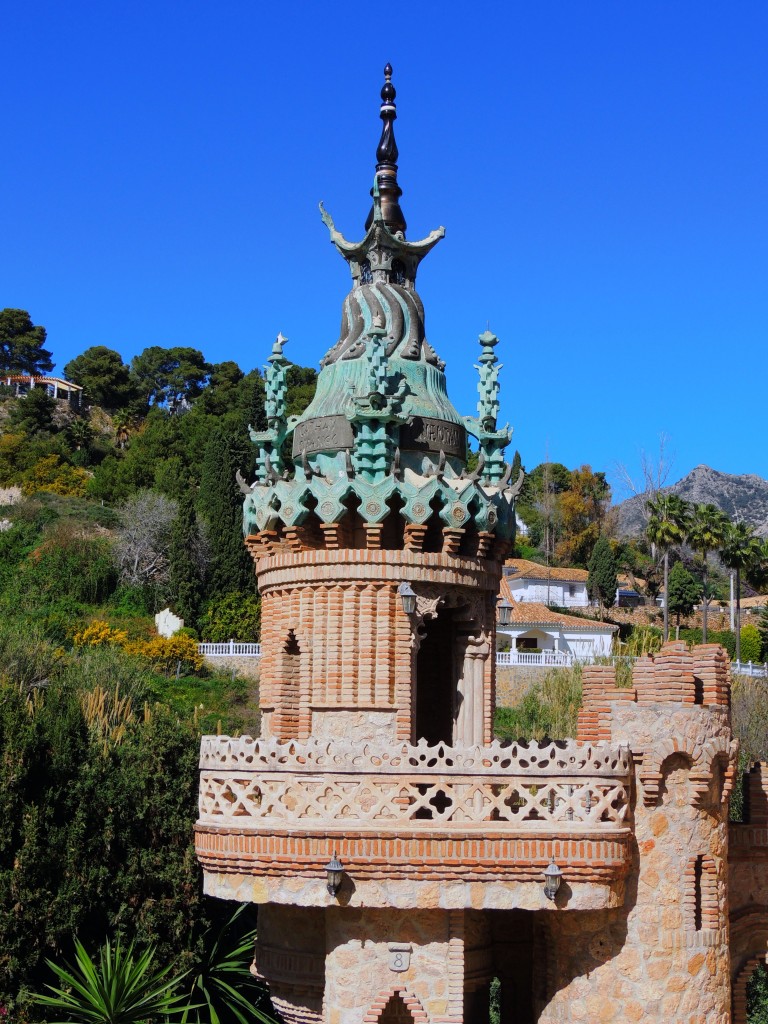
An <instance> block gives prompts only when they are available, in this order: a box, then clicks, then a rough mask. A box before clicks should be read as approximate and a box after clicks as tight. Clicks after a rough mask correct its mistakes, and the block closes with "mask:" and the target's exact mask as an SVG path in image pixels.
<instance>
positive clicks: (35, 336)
mask: <svg viewBox="0 0 768 1024" xmlns="http://www.w3.org/2000/svg"><path fill="white" fill-rule="evenodd" d="M45 340H46V331H45V328H44V327H39V326H38V327H35V325H34V324H33V323H32V318H31V317H30V315H29V313H27V311H26V310H25V309H3V310H0V374H2V375H7V374H17V373H21V374H32V375H38V376H39V375H40V374H44V373H49V372H50V371H51V370H52V369H53V359H52V356H51V353H50V352H49V351H48V350H47V349H45V348H43V346H44V345H45Z"/></svg>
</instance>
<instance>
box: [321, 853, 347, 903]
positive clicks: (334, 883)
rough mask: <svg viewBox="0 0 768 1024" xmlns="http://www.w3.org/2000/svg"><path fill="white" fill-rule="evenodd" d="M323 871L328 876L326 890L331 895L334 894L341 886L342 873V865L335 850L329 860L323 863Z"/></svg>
mask: <svg viewBox="0 0 768 1024" xmlns="http://www.w3.org/2000/svg"><path fill="white" fill-rule="evenodd" d="M325 873H326V875H327V876H328V885H327V889H328V892H329V893H330V894H331V896H335V895H336V893H337V892H338V891H339V889H340V888H341V876H342V875H343V874H344V865H343V864H342V863H341V861H340V860H339V857H338V854H337V853H336V851H335V850H334V852H333V856H332V857H331V859H330V862H329V863H328V864H326V865H325Z"/></svg>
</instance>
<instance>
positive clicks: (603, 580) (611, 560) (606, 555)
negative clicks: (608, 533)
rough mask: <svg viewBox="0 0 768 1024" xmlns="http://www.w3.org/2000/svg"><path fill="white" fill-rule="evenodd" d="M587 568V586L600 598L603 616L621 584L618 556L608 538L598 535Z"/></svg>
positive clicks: (614, 598) (601, 614)
mask: <svg viewBox="0 0 768 1024" xmlns="http://www.w3.org/2000/svg"><path fill="white" fill-rule="evenodd" d="M587 568H588V569H589V576H588V578H587V586H588V588H589V592H590V594H592V596H593V597H596V598H597V600H598V603H599V605H600V617H601V618H602V616H603V609H604V608H610V607H611V605H612V604H613V602H614V601H615V600H616V588H617V587H618V585H619V577H618V569H617V565H616V556H615V555H614V553H613V551H612V550H611V545H610V544H609V543H608V540H607V538H605V537H598V539H597V543H596V544H595V547H594V550H593V551H592V557H591V558H590V560H589V565H588V566H587Z"/></svg>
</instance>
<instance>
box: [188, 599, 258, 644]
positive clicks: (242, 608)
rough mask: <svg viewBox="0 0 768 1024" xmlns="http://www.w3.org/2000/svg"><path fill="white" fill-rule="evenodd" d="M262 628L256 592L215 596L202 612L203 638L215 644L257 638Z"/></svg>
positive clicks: (255, 639) (254, 639)
mask: <svg viewBox="0 0 768 1024" xmlns="http://www.w3.org/2000/svg"><path fill="white" fill-rule="evenodd" d="M260 629H261V599H260V598H258V597H255V596H254V595H253V594H243V593H240V592H237V593H232V594H225V595H224V596H223V597H219V598H215V599H214V600H213V601H211V602H210V603H209V604H208V607H207V608H206V610H205V612H204V614H203V616H202V623H201V633H202V636H203V639H204V640H206V641H208V642H210V643H214V644H220V643H226V642H227V640H240V641H243V642H252V641H257V640H258V639H259V631H260Z"/></svg>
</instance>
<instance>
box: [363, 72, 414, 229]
mask: <svg viewBox="0 0 768 1024" xmlns="http://www.w3.org/2000/svg"><path fill="white" fill-rule="evenodd" d="M396 95H397V93H396V92H395V87H394V85H392V65H391V64H387V65H385V67H384V85H383V86H382V87H381V100H382V103H381V112H380V114H379V116H380V117H381V120H382V121H383V122H384V124H383V126H382V129H381V138H380V139H379V145H378V147H377V149H376V160H377V163H376V181H377V182H378V186H379V195H380V197H381V212H382V218H383V220H384V223H385V224H386V225H387V227H388V228H389V230H390V231H391V232H392V233H393V234H394V232H396V231H402V232H403V234H405V227H406V224H405V217H404V216H403V211H402V210H401V209H400V203H399V202H398V200H399V198H400V196H401V195H402V194H403V190H402V189H401V188H400V186H399V185H398V184H397V157H398V152H397V143H396V142H395V128H394V121H395V118H396V117H397V108H396V106H395V96H396ZM371 195H373V191H371ZM372 223H373V209H371V212H370V213H369V214H368V219H367V220H366V222H365V227H366V230H367V229H368V228H369V227H370V226H371V224H372Z"/></svg>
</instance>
